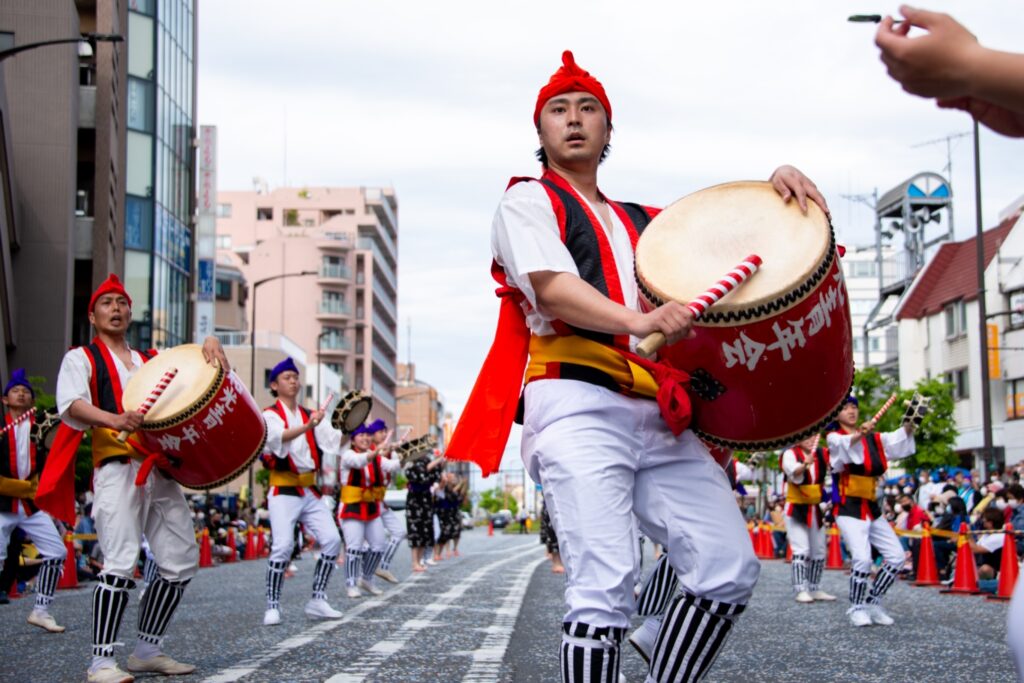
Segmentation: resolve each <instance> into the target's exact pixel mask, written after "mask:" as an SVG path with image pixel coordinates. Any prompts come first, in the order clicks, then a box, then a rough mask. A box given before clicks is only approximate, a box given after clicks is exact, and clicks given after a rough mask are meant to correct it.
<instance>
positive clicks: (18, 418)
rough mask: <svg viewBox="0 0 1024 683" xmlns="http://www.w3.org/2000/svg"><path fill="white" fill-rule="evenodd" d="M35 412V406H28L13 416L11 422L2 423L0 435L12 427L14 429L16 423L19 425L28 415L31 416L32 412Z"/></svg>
mask: <svg viewBox="0 0 1024 683" xmlns="http://www.w3.org/2000/svg"><path fill="white" fill-rule="evenodd" d="M35 412H36V409H35V408H29V409H28V410H26V411H25V412H24V413H22V414H21V415H19V416H18V417H16V418H14V419H13V420H11V424H9V425H4V427H3V429H0V436H3V435H4V434H6V433H7V432H9V431H11V430H12V429H14V428H15V427H17V426H18V425H20V424H21V423H22V422H24V421H25V420H27V419H29V418H30V417H32V414H33V413H35Z"/></svg>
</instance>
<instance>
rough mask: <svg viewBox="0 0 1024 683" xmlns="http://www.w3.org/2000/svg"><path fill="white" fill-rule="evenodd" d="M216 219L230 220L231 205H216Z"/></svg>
mask: <svg viewBox="0 0 1024 683" xmlns="http://www.w3.org/2000/svg"><path fill="white" fill-rule="evenodd" d="M217 218H231V205H230V204H218V205H217Z"/></svg>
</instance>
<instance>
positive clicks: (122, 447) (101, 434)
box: [92, 427, 146, 467]
mask: <svg viewBox="0 0 1024 683" xmlns="http://www.w3.org/2000/svg"><path fill="white" fill-rule="evenodd" d="M117 434H118V433H117V432H115V431H114V430H112V429H105V428H103V427H95V428H93V430H92V466H93V467H99V465H100V463H102V462H103V461H104V460H106V459H108V458H116V457H119V456H128V457H129V458H136V459H138V460H145V459H146V454H145V453H140V452H139V451H138V449H136V448H135V446H133V445H132V444H131V443H130V441H131V440H133V437H134V436H135V435H134V434H130V435H129V436H128V439H129V440H128V441H125V442H124V443H121V442H120V441H118V440H117Z"/></svg>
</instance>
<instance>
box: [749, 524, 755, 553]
mask: <svg viewBox="0 0 1024 683" xmlns="http://www.w3.org/2000/svg"><path fill="white" fill-rule="evenodd" d="M747 533H748V534H750V545H752V546H753V547H754V552H755V553H756V552H757V533H756V532H755V531H754V523H753V522H747Z"/></svg>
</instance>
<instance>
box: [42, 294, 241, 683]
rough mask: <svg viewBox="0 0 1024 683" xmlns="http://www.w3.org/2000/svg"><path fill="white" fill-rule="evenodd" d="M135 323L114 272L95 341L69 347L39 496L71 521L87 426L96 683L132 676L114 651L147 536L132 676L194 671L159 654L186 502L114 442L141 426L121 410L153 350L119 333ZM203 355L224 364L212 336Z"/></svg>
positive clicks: (187, 526)
mask: <svg viewBox="0 0 1024 683" xmlns="http://www.w3.org/2000/svg"><path fill="white" fill-rule="evenodd" d="M131 320H132V300H131V297H130V296H129V295H128V292H127V291H126V290H125V288H124V285H123V284H122V283H121V281H120V280H118V278H117V276H116V275H110V276H109V277H108V278H107V279H106V281H104V282H103V283H102V284H101V285H100V286H99V287H98V288H97V289H96V291H95V292H93V294H92V297H91V298H90V299H89V322H90V323H92V325H93V327H95V328H96V337H95V338H94V339H93V340H92V342H90V343H89V344H87V345H86V346H81V347H78V348H74V349H72V350H70V351H68V353H67V354H65V356H64V360H63V362H62V363H61V367H60V374H59V375H58V376H57V409H58V410H59V411H60V414H61V419H62V420H63V424H62V425H61V427H60V429H59V430H58V434H57V437H56V438H55V440H54V444H53V448H52V451H51V454H50V459H49V461H48V462H47V467H46V470H45V471H44V473H43V478H42V480H41V481H40V486H39V494H38V495H37V497H36V501H37V502H38V503H39V504H40V506H41V507H44V508H45V509H47V510H50V511H52V512H53V513H54V516H56V517H59V518H61V519H65V520H68V516H69V515H68V506H69V505H71V501H70V500H69V499H68V498H67V496H69V495H70V496H73V494H74V488H73V487H74V471H73V470H74V468H73V465H74V453H75V451H76V450H77V447H78V444H79V442H80V441H81V438H82V433H83V432H84V431H87V430H88V431H89V432H90V433H91V434H92V459H93V467H94V468H95V470H94V472H93V490H94V494H95V498H94V499H93V506H92V509H93V517H94V518H95V521H96V533H97V536H98V542H99V544H100V549H101V550H102V551H103V571H102V572H101V573H100V575H99V577H98V580H97V582H96V588H95V590H94V591H93V600H92V603H93V614H92V636H93V645H92V664H91V666H90V667H89V673H88V680H89V681H95V682H102V683H116V682H123V681H131V680H134V677H133V676H132V675H131V674H128V673H125V672H124V671H122V670H121V669H120V668H119V667H118V665H117V661H116V660H115V659H114V646H115V645H116V644H117V633H118V629H119V628H120V626H121V619H122V617H123V616H124V611H125V609H126V608H127V606H128V598H129V596H128V591H129V590H131V589H132V588H134V587H135V581H134V578H133V577H134V572H135V564H136V562H137V561H138V557H139V545H140V540H141V538H142V536H143V534H145V536H146V538H147V539H148V541H149V544H150V547H151V548H152V551H153V555H154V557H155V559H156V563H157V567H158V571H159V576H158V578H157V579H156V580H155V581H154V582H153V583H152V584H151V585H150V586H149V588H148V589H147V590H146V592H145V594H144V595H143V597H142V602H141V603H140V604H139V621H138V623H139V629H138V642H137V644H136V646H135V650H134V652H133V653H132V655H131V656H129V657H128V670H129V671H134V672H152V673H160V674H166V675H173V674H188V673H191V672H192V671H194V670H195V667H194V666H192V665H191V664H182V663H180V662H177V661H175V660H174V659H172V658H171V657H169V656H167V655H165V654H164V653H163V651H162V650H161V642H162V641H163V637H164V632H165V630H166V628H167V625H168V623H169V622H170V620H171V617H172V616H173V615H174V611H175V610H176V609H177V607H178V603H179V602H180V601H181V596H182V594H183V592H184V590H185V586H186V585H188V583H189V581H190V580H191V579H192V576H193V575H194V574H195V572H196V569H197V565H198V561H199V552H198V548H197V546H196V542H195V536H194V532H193V530H192V516H191V513H190V512H189V508H188V504H187V503H186V502H185V496H184V494H183V493H182V489H181V486H180V485H179V484H178V483H177V482H175V481H174V480H172V479H170V478H169V477H166V476H164V475H163V474H161V473H160V472H159V470H157V471H155V472H151V473H150V474H149V476H148V477H146V478H145V479H144V480H143V481H142V482H141V484H137V483H136V479H137V478H138V477H139V471H140V468H141V467H142V461H143V460H144V459H146V457H147V456H148V455H150V454H148V453H143V452H142V450H141V449H142V447H141V446H140V445H139V444H138V443H137V442H136V440H135V439H134V438H133V437H131V436H129V437H128V439H127V440H126V441H124V442H121V441H118V440H117V438H116V435H117V434H118V433H119V432H121V431H126V432H128V433H129V434H131V433H133V432H135V431H136V430H137V429H138V428H139V427H140V426H141V425H142V415H141V414H140V413H139V412H138V411H133V410H129V411H126V410H124V409H123V408H122V406H121V392H122V390H123V388H124V387H125V386H126V385H127V383H128V380H129V379H130V378H131V376H132V375H133V374H134V373H135V372H136V371H137V370H138V369H139V368H141V367H142V364H143V363H145V362H146V361H147V360H149V359H150V358H151V357H152V356H153V355H155V353H156V351H148V352H140V351H137V350H136V349H133V348H131V347H130V346H129V345H128V342H127V340H126V338H125V335H126V333H127V331H128V326H129V325H130V324H131ZM203 355H204V356H205V358H206V360H207V361H209V362H214V361H216V362H219V363H220V364H221V366H222V367H224V368H225V369H228V368H230V364H229V363H228V360H227V358H226V357H225V356H224V350H223V349H222V348H221V345H220V342H218V341H217V339H216V338H215V337H208V338H207V339H206V341H205V342H204V343H203ZM71 515H73V508H72V512H71ZM71 520H73V517H72V518H71ZM71 520H68V521H71Z"/></svg>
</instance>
